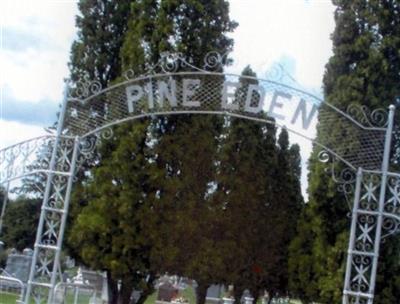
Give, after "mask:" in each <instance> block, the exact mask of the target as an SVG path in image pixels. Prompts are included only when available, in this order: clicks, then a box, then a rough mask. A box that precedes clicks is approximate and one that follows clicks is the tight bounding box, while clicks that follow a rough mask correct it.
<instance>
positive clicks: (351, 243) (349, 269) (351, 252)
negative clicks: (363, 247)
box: [342, 168, 362, 304]
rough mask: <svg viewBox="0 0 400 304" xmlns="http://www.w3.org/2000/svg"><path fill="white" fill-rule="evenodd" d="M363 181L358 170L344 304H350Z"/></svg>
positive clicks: (360, 171)
mask: <svg viewBox="0 0 400 304" xmlns="http://www.w3.org/2000/svg"><path fill="white" fill-rule="evenodd" d="M361 181H362V169H361V168H358V170H357V181H356V189H355V194H354V204H353V212H352V217H351V230H350V238H349V247H348V248H349V249H348V251H347V262H346V277H345V281H344V288H343V299H342V303H343V304H348V303H349V301H348V294H347V291H348V290H350V279H351V268H352V262H353V249H354V243H355V238H356V229H357V220H358V216H357V211H358V207H359V205H360V192H361Z"/></svg>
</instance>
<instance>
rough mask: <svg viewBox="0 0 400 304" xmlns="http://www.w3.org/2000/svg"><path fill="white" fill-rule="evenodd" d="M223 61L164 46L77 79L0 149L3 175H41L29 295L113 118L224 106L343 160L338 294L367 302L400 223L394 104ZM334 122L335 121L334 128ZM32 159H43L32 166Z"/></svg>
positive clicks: (50, 282) (40, 297) (37, 286)
mask: <svg viewBox="0 0 400 304" xmlns="http://www.w3.org/2000/svg"><path fill="white" fill-rule="evenodd" d="M223 60H224V56H221V55H219V54H218V53H215V52H211V53H209V54H208V55H207V56H206V58H205V60H204V66H203V67H202V68H201V69H200V68H197V67H195V66H193V65H192V64H191V61H190V60H186V59H185V58H184V57H183V56H182V55H181V54H163V56H162V57H161V60H160V62H158V63H157V64H156V65H154V66H152V67H149V71H150V72H149V74H147V75H144V76H139V77H135V76H134V75H132V73H131V72H130V71H128V72H127V73H126V74H125V76H126V81H123V82H120V83H118V84H116V85H113V86H111V87H109V88H106V89H102V88H101V86H100V84H99V83H98V82H84V83H82V84H78V85H77V86H75V87H74V88H72V89H71V90H70V92H69V94H68V96H67V97H66V98H65V100H64V103H63V106H62V109H61V113H60V116H59V122H58V127H57V133H56V135H49V136H44V137H40V138H34V139H31V140H28V141H25V142H23V143H20V144H17V145H14V146H11V147H8V148H5V149H3V150H0V184H5V185H8V184H9V183H10V182H11V181H12V180H14V179H18V178H22V177H26V176H28V175H33V174H35V175H41V176H42V177H43V178H45V179H46V180H47V182H46V186H45V189H44V191H43V197H44V198H43V203H42V209H41V216H40V220H39V224H38V230H37V236H36V242H35V249H34V254H33V262H32V267H31V271H30V276H29V281H28V286H27V292H26V295H25V303H26V304H28V303H30V302H29V301H30V299H31V298H32V297H33V299H34V300H35V301H36V303H43V302H46V301H47V303H49V304H51V303H52V302H53V296H54V290H55V286H56V283H57V276H58V275H59V273H60V272H61V266H60V262H59V260H60V253H61V248H62V242H63V236H64V230H65V225H66V218H67V213H68V207H69V201H70V195H71V189H72V184H73V180H74V176H75V173H76V172H77V170H78V169H79V167H80V165H81V164H82V163H83V162H85V160H87V159H90V158H91V157H92V156H93V151H94V149H95V147H96V143H97V142H98V141H100V140H102V139H104V138H107V137H109V136H112V129H111V127H112V126H114V125H117V124H121V123H123V122H126V121H129V120H134V119H137V118H141V117H147V116H154V115H176V114H214V115H229V116H233V117H238V118H243V119H250V120H254V121H259V122H262V123H273V124H276V125H278V126H285V127H286V128H287V129H288V131H289V132H292V133H294V134H296V135H297V136H299V137H301V138H304V139H306V140H309V141H311V142H313V144H314V145H315V146H316V147H317V148H319V149H320V154H319V156H320V160H321V161H324V162H327V161H330V162H331V163H332V166H334V164H335V162H340V163H342V164H344V167H345V169H344V170H343V171H341V172H340V173H339V174H335V173H334V171H332V172H333V178H334V180H335V181H336V182H337V183H338V184H339V187H338V189H339V191H342V192H344V194H346V197H347V196H349V195H350V194H354V199H353V200H352V201H353V203H352V205H353V206H352V222H351V232H350V240H349V249H348V256H347V266H346V277H345V286H344V289H343V303H344V304H347V303H359V304H362V303H368V304H372V303H373V298H374V288H375V281H376V272H377V266H378V257H379V247H380V242H381V240H382V239H383V238H384V237H385V236H387V235H391V234H394V233H396V232H399V231H400V175H399V174H396V173H391V172H388V165H389V153H390V144H391V138H392V130H393V117H394V107H393V106H392V107H390V109H389V111H388V112H387V111H386V110H381V109H379V110H375V111H372V112H370V111H368V109H366V108H365V107H361V106H357V105H351V106H349V107H348V108H346V109H339V108H337V107H335V106H333V105H331V104H329V103H326V102H324V101H323V100H322V99H320V98H318V97H316V96H314V95H312V94H309V93H307V92H305V91H304V90H301V89H299V88H296V87H293V86H289V85H286V84H284V83H282V81H281V80H282V75H283V74H282V73H278V74H277V75H278V77H275V78H273V79H271V77H268V78H267V79H260V78H254V77H246V76H239V75H233V74H227V73H219V72H215V70H221V66H222V63H223ZM154 71H158V73H156V72H154ZM278 72H279V71H278ZM280 72H283V71H282V70H281V71H280ZM265 112H266V114H267V115H265ZM332 124H336V125H337V126H338V127H336V128H334V130H335V131H334V132H332V130H330V126H331V125H332ZM315 130H318V132H319V136H318V137H317V139H318V140H316V139H315V138H316V133H315ZM323 134H325V136H324V137H323V136H322V135H323ZM35 158H38V159H39V160H40V161H39V162H36V163H35V165H32V160H33V159H35ZM342 167H343V165H342ZM4 205H5V204H4Z"/></svg>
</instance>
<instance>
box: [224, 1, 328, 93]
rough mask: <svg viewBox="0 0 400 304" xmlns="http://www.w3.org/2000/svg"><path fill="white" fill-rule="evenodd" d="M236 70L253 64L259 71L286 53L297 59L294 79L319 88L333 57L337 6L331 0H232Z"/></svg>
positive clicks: (263, 70)
mask: <svg viewBox="0 0 400 304" xmlns="http://www.w3.org/2000/svg"><path fill="white" fill-rule="evenodd" d="M230 9H231V16H232V19H233V20H235V21H237V22H238V23H239V26H238V28H237V29H236V31H235V32H234V33H233V34H232V37H233V38H234V39H235V47H234V52H233V55H232V57H233V58H234V59H235V65H234V67H233V69H235V70H236V72H240V71H241V69H242V68H243V67H244V66H245V65H247V64H251V65H252V66H253V68H254V69H255V70H256V71H258V72H265V68H266V67H268V66H270V65H271V64H272V63H274V62H276V61H279V59H280V58H281V57H282V56H284V55H286V56H288V57H291V58H293V59H294V60H295V62H296V71H295V75H292V76H294V78H295V79H296V80H297V81H298V82H299V83H301V84H302V85H303V86H307V87H314V88H319V87H320V86H321V80H322V75H323V72H324V66H325V64H326V62H327V61H328V59H329V57H330V56H331V45H332V43H331V41H330V34H331V33H332V31H333V29H334V19H333V11H334V7H333V5H332V3H331V2H330V1H308V2H306V1H303V0H286V1H278V0H268V1H262V0H246V1H243V0H230Z"/></svg>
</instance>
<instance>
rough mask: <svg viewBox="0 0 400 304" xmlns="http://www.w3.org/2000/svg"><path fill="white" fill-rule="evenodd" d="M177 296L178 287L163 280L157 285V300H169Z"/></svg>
mask: <svg viewBox="0 0 400 304" xmlns="http://www.w3.org/2000/svg"><path fill="white" fill-rule="evenodd" d="M177 296H178V289H177V288H176V287H175V286H174V285H173V284H172V283H170V282H163V283H161V284H160V285H159V287H158V294H157V301H162V302H171V300H172V299H174V298H176V297H177Z"/></svg>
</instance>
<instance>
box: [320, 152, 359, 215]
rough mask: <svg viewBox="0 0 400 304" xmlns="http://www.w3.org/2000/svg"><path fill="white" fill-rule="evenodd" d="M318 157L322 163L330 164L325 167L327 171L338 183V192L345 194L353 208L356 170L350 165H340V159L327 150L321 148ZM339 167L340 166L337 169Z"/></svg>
mask: <svg viewBox="0 0 400 304" xmlns="http://www.w3.org/2000/svg"><path fill="white" fill-rule="evenodd" d="M317 158H318V160H319V161H320V162H321V163H325V164H327V165H328V167H326V168H325V172H326V173H327V174H329V175H330V176H331V178H332V180H333V181H334V182H335V183H336V184H337V190H338V192H340V193H342V194H343V195H344V197H345V198H346V201H347V204H348V206H349V209H350V210H351V198H352V195H353V193H354V186H355V181H356V176H357V175H356V172H355V171H354V170H353V169H352V168H350V167H347V166H346V167H345V168H343V165H341V166H339V163H340V161H339V160H338V159H336V158H335V157H334V156H333V155H332V154H331V153H329V152H328V151H326V150H321V151H320V152H319V153H318V156H317ZM337 167H340V168H339V169H337Z"/></svg>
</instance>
